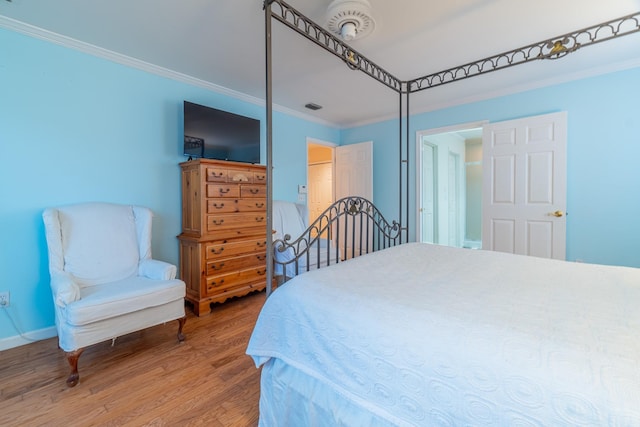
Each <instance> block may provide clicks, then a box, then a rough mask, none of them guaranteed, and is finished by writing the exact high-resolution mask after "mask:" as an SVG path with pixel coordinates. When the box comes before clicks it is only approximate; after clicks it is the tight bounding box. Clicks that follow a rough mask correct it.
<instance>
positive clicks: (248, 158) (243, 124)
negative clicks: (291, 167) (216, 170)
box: [184, 101, 260, 163]
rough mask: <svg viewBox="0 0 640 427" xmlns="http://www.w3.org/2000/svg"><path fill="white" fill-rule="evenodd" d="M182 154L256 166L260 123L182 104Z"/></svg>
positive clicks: (230, 114)
mask: <svg viewBox="0 0 640 427" xmlns="http://www.w3.org/2000/svg"><path fill="white" fill-rule="evenodd" d="M184 155H185V156H189V157H203V158H205V159H219V160H231V161H235V162H246V163H260V120H257V119H252V118H250V117H245V116H240V115H238V114H233V113H229V112H227V111H222V110H217V109H215V108H211V107H205V106H204V105H198V104H194V103H192V102H188V101H184Z"/></svg>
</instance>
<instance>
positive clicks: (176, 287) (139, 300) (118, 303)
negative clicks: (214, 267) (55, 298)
mask: <svg viewBox="0 0 640 427" xmlns="http://www.w3.org/2000/svg"><path fill="white" fill-rule="evenodd" d="M81 294H82V295H81V298H80V299H79V300H77V301H73V302H71V303H70V304H67V306H66V308H65V310H64V311H63V313H64V314H63V316H64V321H65V323H66V324H68V325H72V326H81V325H88V324H90V323H94V322H99V321H101V320H105V319H110V318H117V317H118V316H122V315H125V314H127V313H131V312H135V311H141V310H145V309H147V308H150V307H155V306H160V305H163V304H166V303H169V302H171V301H175V300H181V299H182V298H184V295H185V287H184V282H182V281H181V280H176V279H174V280H153V279H148V278H146V277H139V276H134V277H130V278H128V279H124V280H119V281H117V282H112V283H107V284H102V285H95V286H87V287H84V288H82V289H81Z"/></svg>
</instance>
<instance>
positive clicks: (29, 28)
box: [0, 15, 640, 130]
mask: <svg viewBox="0 0 640 427" xmlns="http://www.w3.org/2000/svg"><path fill="white" fill-rule="evenodd" d="M0 27H1V28H5V29H8V30H12V31H15V32H18V33H22V34H25V35H27V36H31V37H34V38H38V39H41V40H45V41H48V42H51V43H55V44H58V45H61V46H64V47H67V48H70V49H74V50H77V51H80V52H84V53H86V54H89V55H93V56H96V57H100V58H104V59H107V60H109V61H112V62H116V63H119V64H122V65H125V66H128V67H131V68H136V69H139V70H142V71H145V72H148V73H151V74H155V75H158V76H161V77H166V78H169V79H173V80H176V81H180V82H183V83H186V84H189V85H192V86H197V87H201V88H203V89H206V90H210V91H212V92H216V93H219V94H222V95H226V96H229V97H232V98H235V99H238V100H241V101H245V102H248V103H251V104H254V105H259V106H265V100H264V99H262V98H257V97H254V96H251V95H247V94H245V93H242V92H238V91H235V90H232V89H229V88H226V87H223V86H220V85H216V84H215V83H211V82H208V81H205V80H202V79H198V78H196V77H192V76H189V75H187V74H183V73H179V72H177V71H173V70H170V69H167V68H164V67H160V66H158V65H154V64H151V63H148V62H145V61H141V60H139V59H136V58H132V57H129V56H126V55H122V54H120V53H117V52H113V51H110V50H108V49H104V48H101V47H98V46H95V45H92V44H89V43H85V42H82V41H79V40H76V39H73V38H71V37H67V36H63V35H61V34H58V33H54V32H52V31H49V30H45V29H43V28H40V27H36V26H34V25H30V24H27V23H24V22H21V21H18V20H15V19H12V18H8V17H6V16H1V15H0ZM637 67H640V59H639V58H635V59H631V60H628V61H622V62H617V63H611V64H606V65H602V66H601V67H596V68H591V69H588V70H583V71H579V72H575V73H571V74H563V75H558V76H556V77H553V78H550V79H546V80H540V81H536V82H531V83H527V84H523V85H513V86H510V87H505V88H502V89H500V90H497V91H491V92H484V93H481V94H478V95H474V96H469V97H465V98H457V99H451V100H449V101H446V102H441V103H436V104H432V105H430V106H429V107H428V108H422V109H414V110H412V111H411V115H412V116H415V115H418V114H423V113H428V112H431V111H437V110H441V109H445V108H451V107H456V106H459V105H465V104H471V103H474V102H480V101H485V100H488V99H492V98H497V97H501V96H507V95H513V94H516V93H521V92H526V91H529V90H535V89H541V88H543V87H548V86H553V85H558V84H562V83H567V82H570V81H574V80H581V79H586V78H590V77H596V76H599V75H604V74H609V73H614V72H617V71H623V70H627V69H631V68H637ZM273 109H274V110H275V111H278V112H281V113H284V114H287V115H289V116H293V117H297V118H299V119H302V120H306V121H310V122H314V123H318V124H321V125H323V126H328V127H333V128H337V129H341V130H342V129H350V128H356V127H360V126H366V125H370V124H373V123H379V122H382V121H387V120H395V119H397V118H398V115H397V114H389V115H384V116H379V117H375V118H371V119H366V120H360V121H357V122H353V123H349V124H343V125H340V124H336V123H333V122H329V121H327V120H323V119H320V118H317V117H314V116H311V115H308V114H304V113H302V112H300V111H296V110H292V109H290V108H287V107H284V106H281V105H278V104H274V106H273Z"/></svg>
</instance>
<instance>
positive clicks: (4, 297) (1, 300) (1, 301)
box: [0, 291, 9, 307]
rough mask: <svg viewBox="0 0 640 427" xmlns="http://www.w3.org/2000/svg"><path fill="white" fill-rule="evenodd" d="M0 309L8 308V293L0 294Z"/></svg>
mask: <svg viewBox="0 0 640 427" xmlns="http://www.w3.org/2000/svg"><path fill="white" fill-rule="evenodd" d="M0 307H9V291H6V292H0Z"/></svg>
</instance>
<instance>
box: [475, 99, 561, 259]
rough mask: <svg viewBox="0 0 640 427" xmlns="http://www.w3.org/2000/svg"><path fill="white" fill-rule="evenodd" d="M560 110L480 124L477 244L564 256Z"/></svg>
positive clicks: (554, 256) (540, 255)
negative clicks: (480, 194)
mask: <svg viewBox="0 0 640 427" xmlns="http://www.w3.org/2000/svg"><path fill="white" fill-rule="evenodd" d="M566 142H567V115H566V113H565V112H562V113H554V114H546V115H542V116H535V117H528V118H524V119H518V120H510V121H505V122H498V123H492V124H488V125H485V126H484V128H483V137H482V146H483V155H482V157H483V164H484V168H483V191H482V192H483V202H482V204H483V207H482V218H483V219H482V248H483V249H489V250H494V251H501V252H510V253H515V254H522V255H532V256H537V257H543V258H554V259H565V257H566V213H565V212H566V179H567V177H566Z"/></svg>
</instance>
